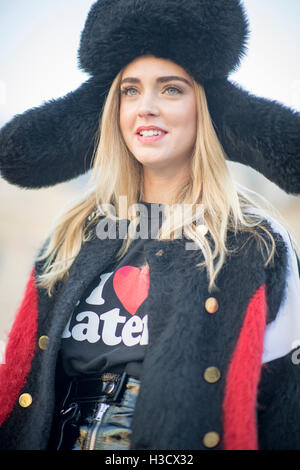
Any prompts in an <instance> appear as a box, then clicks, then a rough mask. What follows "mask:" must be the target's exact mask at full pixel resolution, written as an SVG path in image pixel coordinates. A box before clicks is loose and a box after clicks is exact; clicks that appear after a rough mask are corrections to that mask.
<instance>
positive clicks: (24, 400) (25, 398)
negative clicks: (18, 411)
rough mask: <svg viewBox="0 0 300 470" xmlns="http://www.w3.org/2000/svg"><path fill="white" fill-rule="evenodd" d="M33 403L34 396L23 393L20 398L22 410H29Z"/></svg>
mask: <svg viewBox="0 0 300 470" xmlns="http://www.w3.org/2000/svg"><path fill="white" fill-rule="evenodd" d="M31 403H32V396H31V395H30V394H29V393H23V394H22V395H20V396H19V405H20V406H22V408H28V406H30V405H31Z"/></svg>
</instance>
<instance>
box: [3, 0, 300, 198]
mask: <svg viewBox="0 0 300 470" xmlns="http://www.w3.org/2000/svg"><path fill="white" fill-rule="evenodd" d="M248 32H249V31H248V21H247V17H246V14H245V11H244V8H243V6H242V4H241V2H240V1H239V0H188V1H187V0H163V1H161V0H98V1H97V2H96V3H95V4H94V5H93V6H92V8H91V10H90V13H89V15H88V18H87V21H86V24H85V28H84V30H83V32H82V35H81V42H80V48H79V66H80V67H81V68H82V69H83V70H85V71H86V72H88V73H89V74H90V75H91V77H90V78H89V79H88V80H87V81H86V82H85V83H83V84H82V85H81V86H80V87H79V88H78V89H77V90H76V91H73V92H70V93H68V94H67V95H66V96H64V97H62V98H59V99H57V100H51V101H48V102H46V103H45V104H43V105H42V106H40V107H38V108H33V109H30V110H28V111H26V112H25V113H23V114H22V115H17V116H15V117H14V118H13V119H12V120H11V121H10V122H9V123H8V124H6V125H5V126H4V127H3V128H2V129H1V131H0V169H1V174H2V176H3V177H4V178H6V179H7V180H8V181H9V182H11V183H13V184H17V185H19V186H22V187H27V188H34V187H35V188H36V187H43V186H51V185H54V184H57V183H60V182H63V181H67V180H69V179H71V178H74V177H76V176H78V175H80V174H82V173H84V172H86V171H87V170H88V169H89V168H90V165H91V158H92V154H93V149H94V137H95V134H96V131H97V129H98V123H99V117H100V114H101V109H102V106H103V103H104V100H105V97H106V94H107V92H108V90H109V88H110V86H111V84H112V81H113V80H114V78H115V76H116V75H117V74H118V73H119V71H120V70H121V69H122V68H123V67H125V66H126V65H127V64H129V63H130V62H131V61H132V60H134V59H135V58H137V57H139V56H142V55H146V54H151V55H154V56H157V57H161V58H166V59H169V60H172V61H173V62H175V63H177V64H178V65H180V66H182V67H183V68H184V69H185V70H186V71H187V72H188V73H189V74H190V75H191V76H192V77H193V78H194V79H195V80H196V81H197V82H199V83H201V84H202V85H203V86H204V89H205V92H206V96H207V100H208V106H209V111H210V114H211V117H212V120H213V122H214V125H215V129H216V131H217V134H218V137H219V139H220V141H221V143H222V145H223V147H224V149H225V152H226V153H227V156H228V158H229V159H230V160H233V161H237V162H241V163H243V164H245V165H249V166H251V167H252V168H254V169H256V170H258V171H259V172H261V173H262V174H263V175H265V176H266V177H267V178H269V179H270V180H271V181H273V182H275V183H276V184H277V185H279V186H280V187H281V188H282V189H284V190H285V191H286V192H288V193H293V194H300V132H299V131H300V114H299V113H297V112H295V111H292V110H291V109H289V108H288V107H286V106H284V105H282V104H279V103H277V102H275V101H270V100H267V99H264V98H257V97H256V96H254V95H251V94H249V93H248V92H247V91H245V90H243V89H242V88H241V87H239V86H237V85H234V84H233V83H231V82H229V81H228V79H227V77H228V75H229V73H231V72H232V71H233V70H235V69H236V68H237V67H238V66H239V64H240V61H241V58H242V57H243V55H244V54H245V52H246V43H247V39H248Z"/></svg>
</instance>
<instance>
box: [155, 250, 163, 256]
mask: <svg viewBox="0 0 300 470" xmlns="http://www.w3.org/2000/svg"><path fill="white" fill-rule="evenodd" d="M155 254H156V256H162V255H163V254H164V250H159V251H158V252H157V253H155Z"/></svg>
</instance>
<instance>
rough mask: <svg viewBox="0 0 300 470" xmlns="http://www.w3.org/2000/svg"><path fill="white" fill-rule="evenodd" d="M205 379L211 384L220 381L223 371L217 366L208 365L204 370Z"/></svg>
mask: <svg viewBox="0 0 300 470" xmlns="http://www.w3.org/2000/svg"><path fill="white" fill-rule="evenodd" d="M203 376H204V379H205V380H206V382H208V383H210V384H214V383H216V382H218V380H219V379H220V377H221V372H220V370H219V369H218V368H217V367H208V368H207V369H205V371H204V374H203Z"/></svg>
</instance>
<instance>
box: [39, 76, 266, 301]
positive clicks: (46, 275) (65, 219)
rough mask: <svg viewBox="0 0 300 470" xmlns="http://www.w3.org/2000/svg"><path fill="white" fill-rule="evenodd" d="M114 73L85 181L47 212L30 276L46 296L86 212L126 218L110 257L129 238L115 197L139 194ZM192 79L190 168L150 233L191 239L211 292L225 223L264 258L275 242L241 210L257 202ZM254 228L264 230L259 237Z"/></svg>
mask: <svg viewBox="0 0 300 470" xmlns="http://www.w3.org/2000/svg"><path fill="white" fill-rule="evenodd" d="M122 73H123V70H121V71H120V73H119V74H118V75H117V76H116V77H115V79H114V81H113V83H112V85H111V87H110V90H109V92H108V95H107V97H106V101H105V104H104V107H103V110H102V116H101V120H100V122H99V131H98V136H97V139H96V145H95V150H94V158H93V168H92V172H91V176H90V180H89V183H88V187H87V189H86V191H85V192H84V194H83V195H81V197H80V198H79V199H77V200H76V201H73V202H72V204H71V207H66V208H65V209H64V212H63V213H62V214H60V215H59V216H58V217H57V218H56V219H55V221H54V223H53V227H52V229H51V233H50V236H49V239H48V241H47V244H46V247H45V249H44V251H43V253H42V254H41V255H40V257H38V258H37V259H38V261H42V260H45V262H44V264H43V270H42V272H41V274H40V275H39V276H38V278H37V282H38V285H39V286H40V287H43V288H46V289H47V291H48V294H49V296H51V295H52V292H53V287H54V285H55V283H56V282H57V281H58V280H60V279H63V280H64V279H65V278H67V277H68V272H69V269H70V267H71V265H72V263H73V262H74V259H75V258H76V256H77V255H78V253H79V251H80V249H81V246H82V244H83V243H86V242H87V241H88V240H90V238H91V230H90V229H91V223H92V221H89V219H90V218H91V215H92V214H93V215H94V214H96V216H99V217H102V216H103V217H108V218H109V219H111V220H118V219H124V218H125V219H128V220H129V226H128V232H127V236H126V237H125V238H124V240H123V243H122V246H121V248H120V250H119V252H118V253H117V256H116V259H121V258H122V257H123V256H124V254H125V253H126V252H127V251H128V249H129V247H130V245H131V243H132V241H133V240H134V239H135V233H136V228H137V225H138V223H139V217H136V216H133V215H131V214H129V213H127V214H125V213H122V207H123V206H122V205H121V204H120V203H119V201H120V200H121V199H120V198H121V197H124V196H126V197H127V207H130V206H132V205H133V204H137V203H138V202H139V201H143V200H144V193H143V166H142V164H141V163H140V162H138V160H137V159H136V158H135V157H134V155H133V154H132V153H131V152H130V150H129V149H128V147H127V145H126V143H125V141H124V139H123V136H122V132H121V129H120V83H121V79H122ZM192 83H193V87H194V90H195V97H196V105H197V134H196V139H195V144H194V148H193V151H192V154H191V158H190V175H189V178H188V179H187V181H186V182H185V183H184V184H182V185H181V186H180V187H179V188H178V189H177V191H175V192H174V193H173V194H172V200H171V201H170V204H169V205H168V210H167V211H166V217H165V219H164V221H163V223H162V226H161V228H160V230H159V231H158V233H157V235H156V237H155V238H157V239H160V240H164V241H167V240H173V239H175V238H178V234H181V236H182V235H184V237H187V238H188V239H189V240H191V241H192V242H194V243H196V244H197V247H198V248H199V249H200V250H202V253H203V259H204V261H203V262H202V263H199V265H198V266H201V267H202V266H206V269H207V276H208V281H209V290H210V291H212V290H214V289H215V288H217V286H216V279H217V275H218V273H219V272H220V270H221V268H222V266H223V264H224V261H225V259H226V256H228V248H227V246H226V241H227V232H228V230H232V231H235V232H237V231H247V232H249V234H250V235H252V236H253V235H254V236H255V237H256V238H257V240H258V242H259V246H260V249H261V250H262V252H263V251H264V253H265V265H267V264H268V263H270V261H271V260H272V258H273V256H274V252H275V241H274V238H273V236H272V234H271V233H270V232H269V231H268V230H267V228H266V227H265V226H264V224H263V220H264V217H263V215H257V214H251V213H250V212H249V211H251V209H253V208H254V207H256V208H259V207H261V206H259V205H258V203H257V202H254V200H253V199H252V198H251V193H253V192H249V191H248V190H246V188H243V187H242V186H240V185H238V184H236V183H235V182H234V181H233V179H232V176H231V174H230V170H229V168H228V166H227V163H226V155H225V152H224V150H223V148H222V145H221V143H220V141H219V139H218V137H217V135H216V132H215V129H214V126H213V123H212V120H211V117H210V114H209V110H208V105H207V101H206V96H205V91H204V88H203V87H202V86H201V85H200V84H198V83H197V82H196V81H194V80H192ZM253 194H255V193H253ZM185 204H188V205H191V206H192V207H194V206H195V207H196V205H197V204H198V205H199V204H201V207H202V208H203V212H202V217H203V219H202V222H203V223H204V224H205V226H206V227H207V228H208V230H209V233H210V235H211V236H210V237H207V236H205V235H204V233H203V223H201V224H200V225H199V223H198V221H197V212H195V211H194V212H193V211H192V212H191V211H190V212H188V214H187V215H186V216H183V214H184V211H182V210H181V208H182V207H183V205H185ZM112 207H113V208H114V211H112V209H111V208H112ZM257 227H260V228H261V229H262V230H263V231H264V236H261V234H260V233H259V232H261V231H260V230H257ZM265 235H266V236H265ZM208 238H210V240H211V241H209V240H208Z"/></svg>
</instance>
